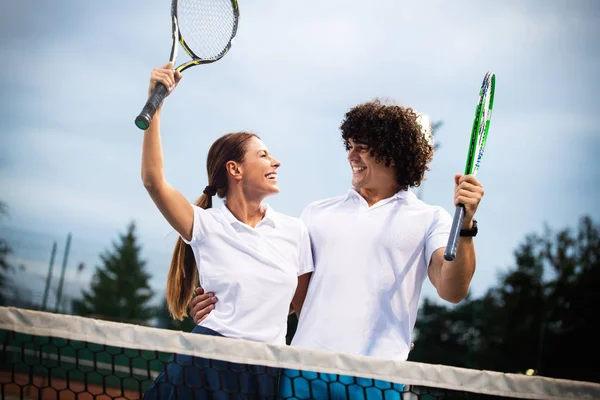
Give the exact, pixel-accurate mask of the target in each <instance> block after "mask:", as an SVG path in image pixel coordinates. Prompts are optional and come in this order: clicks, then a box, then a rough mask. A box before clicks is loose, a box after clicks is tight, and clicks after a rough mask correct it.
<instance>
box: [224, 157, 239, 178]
mask: <svg viewBox="0 0 600 400" xmlns="http://www.w3.org/2000/svg"><path fill="white" fill-rule="evenodd" d="M225 170H226V171H227V174H228V175H229V176H230V177H232V178H233V179H242V169H241V165H240V164H238V163H236V162H235V161H227V164H225Z"/></svg>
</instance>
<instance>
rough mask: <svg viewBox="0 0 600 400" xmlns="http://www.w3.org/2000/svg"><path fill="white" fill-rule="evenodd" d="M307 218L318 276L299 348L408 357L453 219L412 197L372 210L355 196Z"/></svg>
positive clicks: (311, 209) (308, 211) (310, 210)
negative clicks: (424, 289)
mask: <svg viewBox="0 0 600 400" xmlns="http://www.w3.org/2000/svg"><path fill="white" fill-rule="evenodd" d="M301 219H302V220H303V221H304V222H305V223H306V226H307V228H308V231H309V234H310V240H311V244H312V251H313V259H314V264H315V271H314V273H313V276H312V278H311V281H310V285H309V288H308V294H307V296H306V300H305V302H304V306H303V308H302V313H301V316H300V321H299V323H298V328H297V331H296V334H295V336H294V339H293V341H292V345H294V346H299V347H308V348H314V349H323V350H330V351H337V352H344V353H352V354H357V355H365V356H373V357H380V358H387V359H396V360H406V359H407V358H408V352H409V346H410V343H411V333H412V330H413V328H414V325H415V319H416V316H417V310H418V306H419V296H420V294H421V286H422V284H423V281H424V279H425V277H426V276H427V268H428V265H429V261H430V260H431V255H432V254H433V252H434V251H435V250H437V249H439V248H440V247H445V246H446V244H447V241H448V236H449V232H450V226H451V224H452V218H451V217H450V214H448V212H446V211H445V210H444V209H442V208H441V207H435V206H430V205H427V204H425V203H424V202H422V201H421V200H419V199H417V197H416V196H415V195H414V194H413V193H412V192H410V191H400V192H398V193H396V194H395V195H394V196H392V197H390V198H387V199H384V200H381V201H379V202H378V203H376V204H374V205H373V206H371V207H369V206H368V204H367V202H366V201H365V199H364V198H363V197H362V196H360V194H358V193H357V192H356V191H355V190H353V189H352V190H350V192H349V193H348V194H347V195H344V196H339V197H335V198H332V199H326V200H322V201H317V202H314V203H311V204H310V205H308V206H307V207H306V208H305V210H304V211H303V213H302V216H301Z"/></svg>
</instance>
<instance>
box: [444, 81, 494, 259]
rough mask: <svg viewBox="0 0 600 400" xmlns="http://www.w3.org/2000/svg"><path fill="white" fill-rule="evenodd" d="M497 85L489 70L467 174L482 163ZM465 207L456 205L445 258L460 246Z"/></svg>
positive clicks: (469, 153)
mask: <svg viewBox="0 0 600 400" xmlns="http://www.w3.org/2000/svg"><path fill="white" fill-rule="evenodd" d="M495 86H496V75H495V74H494V73H493V72H491V71H490V72H488V73H487V74H485V77H484V78H483V83H482V84H481V89H480V90H479V102H478V103H477V108H476V109H475V119H474V121H473V129H472V130H471V141H470V142H469V152H468V154H467V164H466V166H465V175H469V174H470V175H476V174H477V171H479V166H480V165H481V158H482V157H483V151H484V149H485V142H486V140H487V134H488V130H489V129H490V120H491V117H492V108H493V106H494V89H495ZM464 215H465V207H464V205H462V204H459V205H457V206H456V209H455V210H454V219H453V220H452V228H451V229H450V237H449V238H448V245H447V246H446V251H445V252H444V259H446V260H448V261H453V260H454V259H455V258H456V248H457V246H458V237H459V232H460V229H461V226H462V221H463V217H464Z"/></svg>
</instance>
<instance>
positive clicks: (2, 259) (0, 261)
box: [0, 201, 12, 305]
mask: <svg viewBox="0 0 600 400" xmlns="http://www.w3.org/2000/svg"><path fill="white" fill-rule="evenodd" d="M7 214H8V213H7V211H6V203H4V202H2V201H0V217H4V216H6V215H7ZM11 252H12V250H11V248H10V246H9V245H8V242H7V240H6V239H5V238H0V305H4V304H5V303H6V298H5V295H4V293H6V290H5V289H6V286H7V283H8V282H7V281H8V279H7V276H6V273H7V272H9V271H11V270H12V267H11V265H10V264H9V263H8V256H9V255H10V253H11Z"/></svg>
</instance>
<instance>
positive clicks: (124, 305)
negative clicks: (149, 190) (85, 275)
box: [73, 222, 155, 324]
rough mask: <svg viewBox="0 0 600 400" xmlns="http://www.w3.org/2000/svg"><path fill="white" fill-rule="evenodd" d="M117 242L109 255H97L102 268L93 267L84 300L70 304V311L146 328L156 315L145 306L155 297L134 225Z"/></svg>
mask: <svg viewBox="0 0 600 400" xmlns="http://www.w3.org/2000/svg"><path fill="white" fill-rule="evenodd" d="M119 239H120V241H119V243H113V249H112V251H108V250H107V251H106V252H105V253H104V254H101V255H100V259H101V260H102V264H103V265H102V266H100V267H96V272H95V273H94V277H93V279H92V283H91V287H90V289H89V291H83V292H82V296H83V298H82V299H81V300H75V301H74V302H73V309H74V311H75V312H76V313H77V314H79V315H85V316H92V317H95V318H101V319H107V320H111V321H120V322H131V323H138V324H147V323H148V320H150V319H151V318H152V317H154V315H155V308H154V307H152V306H151V305H149V304H148V303H149V301H150V300H151V299H152V297H153V295H154V293H153V291H152V290H151V288H150V285H149V279H150V274H148V273H147V272H146V271H145V265H146V262H145V261H143V260H142V259H141V258H140V250H141V247H140V246H139V245H138V244H137V239H136V235H135V224H134V223H133V222H132V223H130V224H129V226H128V227H127V232H126V233H125V234H122V235H120V236H119Z"/></svg>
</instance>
